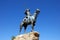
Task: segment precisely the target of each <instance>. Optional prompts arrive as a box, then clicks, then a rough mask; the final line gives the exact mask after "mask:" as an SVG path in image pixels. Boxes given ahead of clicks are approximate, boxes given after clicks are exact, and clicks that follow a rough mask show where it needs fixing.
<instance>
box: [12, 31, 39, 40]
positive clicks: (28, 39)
mask: <svg viewBox="0 0 60 40" xmlns="http://www.w3.org/2000/svg"><path fill="white" fill-rule="evenodd" d="M12 40H39V33H38V32H30V33H26V34H21V35H17V36H16V37H13V38H12Z"/></svg>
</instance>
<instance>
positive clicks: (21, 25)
mask: <svg viewBox="0 0 60 40" xmlns="http://www.w3.org/2000/svg"><path fill="white" fill-rule="evenodd" d="M22 27H23V22H22V23H21V24H20V31H19V32H21V30H22Z"/></svg>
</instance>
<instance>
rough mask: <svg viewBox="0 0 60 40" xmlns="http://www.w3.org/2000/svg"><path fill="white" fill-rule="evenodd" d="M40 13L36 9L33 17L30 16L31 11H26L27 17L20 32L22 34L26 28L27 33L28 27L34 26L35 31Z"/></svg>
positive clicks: (21, 25)
mask: <svg viewBox="0 0 60 40" xmlns="http://www.w3.org/2000/svg"><path fill="white" fill-rule="evenodd" d="M39 12H40V10H39V9H36V11H35V13H34V15H31V14H30V9H26V11H25V15H26V16H25V18H24V19H23V21H22V22H21V24H20V32H21V30H22V28H23V27H24V32H25V31H26V28H27V26H28V25H32V31H33V30H34V26H35V23H36V19H37V15H38V14H39Z"/></svg>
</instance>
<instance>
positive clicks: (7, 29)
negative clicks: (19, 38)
mask: <svg viewBox="0 0 60 40" xmlns="http://www.w3.org/2000/svg"><path fill="white" fill-rule="evenodd" d="M27 8H29V9H30V10H31V14H33V13H34V11H35V10H36V9H37V8H39V9H40V10H41V13H40V14H39V15H38V18H37V22H36V25H35V29H34V30H35V31H37V32H39V33H40V40H60V0H0V40H11V37H12V36H16V35H18V34H19V25H20V23H21V21H22V19H23V18H24V16H25V14H24V11H25V9H27ZM30 31H31V26H30V25H29V26H28V28H27V30H26V32H27V33H28V32H30ZM21 34H24V29H22V32H21Z"/></svg>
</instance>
